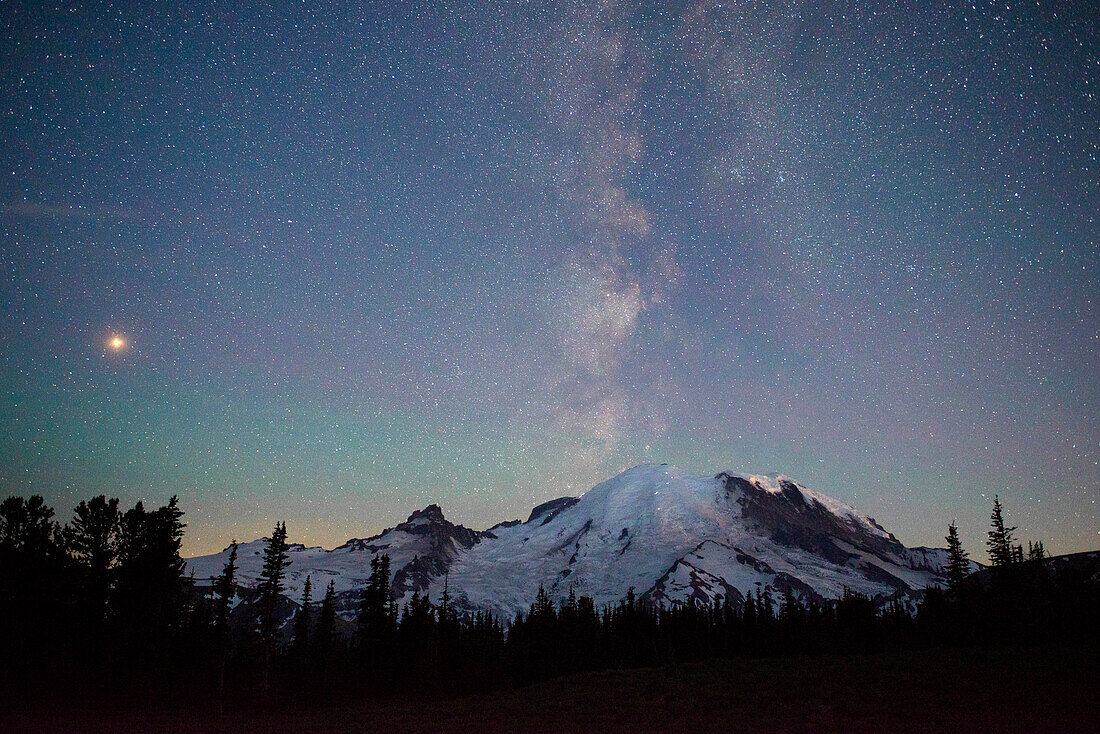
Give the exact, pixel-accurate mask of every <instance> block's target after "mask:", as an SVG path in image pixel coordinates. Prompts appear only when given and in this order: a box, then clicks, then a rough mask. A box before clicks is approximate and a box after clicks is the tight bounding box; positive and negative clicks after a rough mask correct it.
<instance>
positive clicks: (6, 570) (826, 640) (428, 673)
mask: <svg viewBox="0 0 1100 734" xmlns="http://www.w3.org/2000/svg"><path fill="white" fill-rule="evenodd" d="M53 518H54V511H53V510H52V509H51V508H49V507H47V506H46V505H45V503H44V502H43V500H42V498H41V497H38V496H35V497H31V498H30V499H27V500H24V499H23V498H19V497H11V498H8V499H7V500H5V501H4V502H3V503H2V504H0V645H2V652H3V658H4V659H3V663H4V664H3V665H2V666H0V690H2V691H4V692H5V693H6V694H7V695H8V696H9V697H10V698H11V699H12V700H23V701H34V700H52V699H60V700H65V701H76V702H80V703H83V704H89V705H95V704H98V703H104V702H110V703H113V704H116V705H117V704H120V703H121V704H122V705H130V704H132V705H148V704H166V705H170V704H171V703H173V702H177V701H179V700H180V699H181V698H187V699H189V700H207V701H213V702H216V704H217V705H219V706H237V705H252V704H256V703H263V702H271V701H279V702H299V703H316V702H323V701H326V700H333V699H339V698H341V697H358V696H391V695H436V694H440V693H457V692H465V691H471V690H486V689H491V688H494V687H498V686H503V685H512V684H518V683H524V682H530V681H534V680H539V679H543V678H547V677H551V676H555V675H563V674H569V673H575V672H581V671H587V670H599V669H607V668H626V667H634V666H653V665H666V664H670V663H679V662H685V661H692V660H701V659H707V658H733V657H745V656H752V657H759V656H815V655H826V654H850V653H869V652H877V651H883V650H893V649H901V648H911V647H922V646H931V645H1003V644H1021V645H1026V644H1032V643H1037V642H1046V641H1051V640H1065V639H1074V638H1075V637H1076V636H1079V635H1095V634H1096V633H1097V632H1098V631H1100V630H1098V629H1097V625H1098V620H1100V590H1098V585H1097V583H1096V582H1095V580H1094V577H1095V576H1096V574H1097V568H1096V564H1095V562H1093V563H1092V565H1091V566H1090V565H1088V564H1084V565H1082V566H1081V567H1080V568H1071V569H1068V570H1062V571H1059V572H1058V573H1055V572H1054V570H1053V569H1052V568H1051V566H1050V563H1049V561H1048V559H1047V557H1046V553H1045V550H1044V549H1043V547H1042V544H1041V543H1029V547H1028V551H1027V553H1026V555H1025V553H1024V550H1023V546H1022V544H1018V543H1017V542H1016V538H1015V535H1014V533H1015V531H1016V528H1014V527H1008V526H1007V525H1006V523H1005V521H1004V510H1003V507H1002V506H1001V504H1000V500H999V498H995V499H994V504H993V511H992V515H991V529H990V531H989V533H988V537H987V540H986V547H987V550H988V552H989V556H990V559H991V561H992V567H991V568H989V569H987V570H984V571H981V572H977V573H975V572H974V571H973V567H972V565H971V563H970V561H969V557H968V553H967V551H966V550H965V549H964V546H963V543H962V541H961V539H960V537H959V534H958V528H957V527H956V526H955V525H954V524H951V525H950V526H949V527H948V531H947V536H946V541H947V546H948V563H947V566H946V568H945V572H946V578H947V588H944V589H940V588H930V589H927V590H925V592H924V594H923V595H922V597H921V599H920V600H919V602H914V600H913V599H911V598H909V597H903V596H900V595H898V596H895V597H893V598H888V599H881V598H875V599H872V598H870V597H868V596H866V595H864V594H860V593H857V592H854V591H851V590H846V591H845V593H844V594H843V596H842V597H841V598H840V599H835V600H828V599H822V598H819V597H803V596H799V595H797V594H796V593H794V592H793V591H792V590H790V589H787V590H786V591H784V592H782V593H776V592H773V590H772V589H771V588H768V587H759V586H757V587H756V588H754V589H749V590H747V591H746V592H745V594H744V595H743V596H742V595H741V594H740V593H737V594H736V595H735V594H732V593H731V594H727V595H725V596H719V597H716V598H715V599H714V600H713V601H711V602H709V603H675V604H666V605H661V604H655V603H653V602H652V601H650V600H648V599H645V598H641V597H639V596H637V595H636V594H635V591H634V590H633V589H631V590H630V591H629V592H628V593H627V594H626V596H625V597H624V598H623V599H621V600H620V601H618V602H616V603H614V604H608V605H603V606H597V604H596V603H595V602H594V600H593V599H592V598H591V597H587V596H583V595H577V594H576V593H574V591H573V590H572V589H570V592H569V594H568V596H567V597H566V598H565V599H564V600H562V601H560V602H558V603H555V602H554V601H553V600H552V599H551V598H550V595H549V594H548V593H547V591H546V590H545V589H544V588H541V587H540V589H539V590H538V593H537V594H536V596H535V598H534V599H533V600H532V602H531V604H530V606H529V607H528V609H527V610H525V611H524V612H521V613H517V614H516V615H515V616H514V617H511V618H507V619H503V618H500V617H498V616H497V615H495V614H493V613H491V612H488V611H473V612H469V611H465V610H461V609H459V608H458V607H457V606H456V604H455V603H454V600H453V599H452V598H451V595H450V590H449V585H447V584H446V583H445V584H444V587H443V590H442V593H441V594H440V596H439V598H438V599H436V600H432V599H430V598H429V597H428V596H426V595H421V594H420V593H419V592H414V593H413V594H412V595H411V597H410V598H409V599H408V600H407V601H406V602H405V603H404V604H401V605H399V604H398V600H397V599H396V598H395V596H394V593H393V589H392V586H391V569H390V559H389V557H388V556H386V555H378V556H375V557H374V558H372V560H371V563H370V577H369V579H368V582H367V584H366V586H365V587H364V589H363V590H362V593H361V594H360V595H359V599H358V605H357V608H356V609H355V610H354V612H353V613H350V614H348V613H343V614H339V613H338V612H337V598H336V592H335V587H334V585H333V583H332V582H331V581H330V582H329V583H328V584H327V586H326V588H325V589H324V590H323V591H322V590H319V589H315V588H314V586H313V580H312V578H307V579H306V583H305V586H304V589H303V593H302V596H301V598H300V599H299V600H298V603H297V604H295V603H292V602H291V601H289V600H288V599H287V598H286V595H285V593H284V592H285V588H286V587H285V580H286V573H287V569H288V567H289V566H290V564H291V559H290V554H289V549H288V543H287V529H286V524H285V523H281V522H280V523H278V524H276V526H275V528H274V529H273V531H272V533H271V536H270V537H269V538H267V539H266V541H265V544H264V551H263V567H262V571H261V574H260V577H259V579H258V581H257V583H255V584H254V585H252V586H250V587H246V586H243V585H241V584H240V583H238V580H237V571H238V567H237V546H236V544H235V543H234V544H233V546H231V549H230V553H229V555H228V559H227V562H226V564H225V566H224V568H223V569H222V572H221V574H220V575H219V576H218V577H216V578H215V579H213V581H212V583H210V584H203V585H199V584H197V583H196V582H195V580H194V579H193V578H190V577H188V576H187V575H186V573H185V562H184V561H183V559H181V557H180V555H179V551H180V547H181V543H182V539H183V533H184V529H185V525H184V523H183V520H182V518H183V513H182V510H181V509H180V508H179V507H178V503H177V500H176V498H174V497H173V498H172V499H171V500H170V501H169V502H168V504H166V505H164V506H163V507H159V508H157V509H154V510H147V509H146V508H145V507H144V506H143V504H142V503H140V502H139V503H138V504H137V505H135V506H134V507H133V508H131V509H129V510H126V511H122V510H121V509H120V507H119V502H118V500H117V499H107V498H106V497H105V496H99V497H95V498H93V499H91V500H89V501H86V502H81V503H80V504H79V505H78V506H77V507H76V509H75V511H74V516H73V519H72V520H71V521H70V522H69V523H67V524H66V525H64V526H62V525H60V524H59V523H58V522H56V521H55V520H54V519H53Z"/></svg>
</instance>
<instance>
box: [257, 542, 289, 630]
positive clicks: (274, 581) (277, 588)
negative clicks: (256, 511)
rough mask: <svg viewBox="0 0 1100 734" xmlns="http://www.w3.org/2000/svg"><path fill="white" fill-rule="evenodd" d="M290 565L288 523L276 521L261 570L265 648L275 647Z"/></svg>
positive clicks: (261, 621) (261, 628)
mask: <svg viewBox="0 0 1100 734" xmlns="http://www.w3.org/2000/svg"><path fill="white" fill-rule="evenodd" d="M289 565H290V556H289V554H288V552H287V542H286V523H285V522H277V523H275V529H274V530H273V531H272V532H271V537H270V538H268V539H267V543H266V544H265V545H264V565H263V569H262V570H261V571H260V579H259V584H258V585H257V587H256V588H257V590H258V591H259V593H260V594H259V605H260V619H259V622H260V625H259V629H260V640H261V641H262V643H263V645H264V647H265V648H269V649H270V648H273V647H274V646H275V643H276V640H275V635H276V632H277V627H276V624H277V623H278V618H277V612H278V603H279V596H280V595H281V594H282V593H283V589H284V588H285V587H284V586H283V579H284V578H285V576H286V567H287V566H289Z"/></svg>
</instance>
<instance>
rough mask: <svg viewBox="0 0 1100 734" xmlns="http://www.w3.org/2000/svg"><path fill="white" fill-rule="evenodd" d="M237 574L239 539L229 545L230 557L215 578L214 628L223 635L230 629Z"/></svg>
mask: <svg viewBox="0 0 1100 734" xmlns="http://www.w3.org/2000/svg"><path fill="white" fill-rule="evenodd" d="M236 575H237V541H235V540H234V541H233V543H232V544H231V545H230V546H229V558H228V559H226V562H225V566H223V567H222V572H221V574H220V575H219V576H218V578H216V579H215V580H214V588H213V591H214V594H215V595H217V597H218V598H217V599H216V600H215V602H214V628H215V629H217V630H218V632H219V633H220V634H222V635H225V634H228V631H229V611H230V606H229V605H230V603H231V602H232V599H233V595H234V594H235V593H236V589H235V587H234V580H235V578H236Z"/></svg>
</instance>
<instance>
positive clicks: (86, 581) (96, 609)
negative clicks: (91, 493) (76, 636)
mask: <svg viewBox="0 0 1100 734" xmlns="http://www.w3.org/2000/svg"><path fill="white" fill-rule="evenodd" d="M65 541H66V545H67V547H68V550H69V553H70V555H71V556H72V559H73V561H74V563H75V564H76V567H77V568H78V569H79V571H80V576H81V579H80V581H81V587H82V590H83V598H82V602H83V604H82V606H83V607H84V612H85V614H86V617H87V619H88V620H89V621H92V622H98V621H102V620H103V618H104V617H105V616H106V613H107V597H108V594H109V593H110V589H111V585H112V582H113V575H114V570H115V563H116V561H117V559H118V545H119V511H118V499H117V498H112V499H110V500H108V499H107V497H106V496H105V495H102V494H101V495H99V496H98V497H93V498H92V499H91V500H89V501H87V502H85V501H83V500H81V502H80V504H79V505H77V506H76V510H75V516H74V517H73V519H72V522H70V523H69V525H68V526H66V528H65Z"/></svg>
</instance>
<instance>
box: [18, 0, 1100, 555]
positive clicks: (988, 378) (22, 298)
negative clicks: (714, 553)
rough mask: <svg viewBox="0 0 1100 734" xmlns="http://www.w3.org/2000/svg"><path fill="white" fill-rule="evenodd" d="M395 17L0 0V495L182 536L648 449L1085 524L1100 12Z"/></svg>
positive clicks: (520, 505) (476, 11)
mask: <svg viewBox="0 0 1100 734" xmlns="http://www.w3.org/2000/svg"><path fill="white" fill-rule="evenodd" d="M389 5H390V4H385V6H384V5H383V4H377V5H373V6H370V5H368V6H362V5H353V4H345V3H337V2H332V3H329V2H322V3H315V4H309V5H305V6H300V5H298V4H289V5H287V6H286V7H279V8H278V9H272V8H270V7H266V6H262V7H261V6H256V7H251V6H240V5H239V4H231V5H226V6H220V5H214V6H208V7H206V6H204V7H192V6H180V7H163V6H157V7H144V6H138V7H129V8H121V7H119V6H116V5H108V4H96V3H92V4H67V5H64V6H62V5H57V6H49V5H43V4H41V3H30V4H20V3H11V2H9V3H4V4H0V33H2V34H3V44H2V45H0V47H2V49H3V51H2V53H3V57H2V59H0V165H2V167H0V207H2V209H0V235H2V243H3V244H2V248H0V263H2V265H3V272H4V276H5V277H4V279H3V281H2V289H0V305H2V306H3V308H2V309H0V339H2V340H3V345H4V346H3V349H2V351H0V382H2V387H3V391H2V395H3V403H2V405H0V421H2V422H0V425H2V431H0V491H2V492H3V493H5V494H10V493H16V494H22V495H28V494H32V493H40V494H42V495H44V496H45V497H46V499H47V500H48V501H49V502H50V503H51V504H53V505H54V506H56V507H58V509H59V515H60V516H61V517H62V519H66V518H67V517H68V514H69V512H70V510H71V507H72V506H73V505H75V504H76V503H77V502H78V501H79V500H80V499H82V498H85V497H88V496H91V495H93V494H98V493H107V494H109V495H118V496H120V497H121V498H122V499H123V502H124V503H133V502H135V501H137V500H138V499H144V500H145V501H146V502H154V503H155V502H163V501H165V500H167V498H168V497H169V496H170V495H172V494H178V495H179V496H180V499H181V504H182V505H183V507H184V508H185V509H186V510H187V513H188V514H187V521H188V522H189V524H190V528H189V533H188V536H187V545H186V550H187V551H188V552H190V553H199V552H209V551H214V550H218V549H220V548H221V547H224V546H225V545H226V544H227V543H228V542H229V540H230V539H232V538H238V539H242V540H248V539H252V538H255V537H258V536H260V535H262V534H265V533H267V532H269V531H270V529H271V527H272V525H273V524H274V522H275V521H276V520H280V519H285V520H286V521H287V525H288V529H289V531H290V535H291V536H292V540H297V541H303V542H309V543H314V544H317V543H320V544H325V545H332V544H335V543H339V542H342V541H343V540H344V539H346V538H347V537H351V536H358V537H363V536H366V535H369V534H371V533H373V532H376V531H378V530H379V529H381V528H382V527H384V526H386V525H392V524H394V523H395V522H398V521H400V520H401V519H404V517H405V516H407V515H408V514H409V513H410V512H411V511H412V510H414V509H418V508H420V507H422V506H424V505H425V504H427V503H429V502H438V503H439V504H441V505H442V506H443V507H444V508H445V510H446V512H447V514H448V516H449V517H451V518H452V519H454V520H456V521H461V522H463V523H465V524H467V525H470V526H473V527H478V528H481V527H486V526H488V525H491V524H493V523H495V522H497V521H499V520H503V519H508V518H513V517H521V516H523V517H525V516H526V514H527V512H528V511H529V510H530V507H531V506H532V505H533V504H535V503H537V502H541V501H544V500H547V499H550V498H552V497H556V496H560V495H563V494H577V493H579V492H582V491H584V490H586V489H587V488H589V487H590V486H592V485H593V484H595V483H596V482H597V481H600V480H602V479H604V478H606V477H607V476H609V475H611V474H613V473H616V472H618V471H620V470H622V469H624V468H627V467H629V466H632V465H634V464H638V463H641V462H643V461H658V462H661V461H664V462H670V463H673V464H676V465H679V466H681V467H682V468H684V469H687V470H690V471H698V472H717V471H719V470H721V469H732V470H735V471H736V470H739V471H742V472H757V473H764V472H771V471H782V472H784V473H787V474H789V475H791V476H793V477H795V478H796V479H798V480H799V481H800V482H802V483H804V484H806V485H807V486H809V487H812V488H814V489H815V490H818V491H821V492H823V493H825V494H829V495H832V496H835V497H837V498H839V499H842V500H844V501H845V502H847V503H849V504H852V505H854V506H856V507H857V508H859V509H860V510H861V511H863V512H865V513H867V514H870V515H873V516H875V517H876V518H877V519H878V521H879V522H880V523H882V524H883V525H885V526H886V527H888V528H890V529H891V530H893V531H894V532H896V533H897V534H898V536H899V538H900V539H901V540H902V541H903V542H905V543H906V544H908V545H920V544H927V545H932V544H939V545H942V536H943V534H944V532H945V529H946V526H947V524H948V523H949V522H951V521H953V520H957V521H958V524H959V527H960V530H961V532H962V534H963V539H964V542H965V543H966V544H967V545H968V547H969V548H970V550H971V552H972V553H976V554H978V555H980V553H981V548H982V545H981V541H982V539H983V538H984V532H985V529H986V525H987V519H988V514H989V505H990V503H991V500H992V495H993V494H994V493H999V494H1000V495H1001V498H1002V500H1003V501H1004V503H1005V506H1006V509H1007V511H1008V514H1009V520H1010V522H1011V523H1012V524H1015V525H1018V526H1019V533H1020V535H1021V537H1022V538H1024V539H1034V540H1043V541H1044V543H1046V545H1047V547H1048V548H1049V549H1050V550H1052V551H1056V552H1066V551H1072V550H1084V549H1092V548H1094V547H1096V545H1097V544H1098V543H1100V534H1098V532H1100V524H1098V521H1097V512H1096V499H1097V496H1098V495H1100V468H1098V465H1097V461H1098V458H1097V457H1098V447H1100V427H1098V422H1097V420H1096V414H1097V410H1098V407H1100V400H1098V398H1100V387H1098V385H1100V380H1097V375H1098V374H1100V361H1098V359H1097V346H1098V344H1100V320H1098V318H1097V315H1096V312H1095V300H1096V294H1097V266H1098V264H1100V256H1098V252H1097V241H1098V237H1097V234H1098V232H1097V225H1096V219H1095V217H1096V211H1097V210H1098V209H1100V177H1098V176H1097V175H1096V155H1097V150H1098V149H1100V134H1098V132H1097V131H1098V129H1100V124H1098V121H1100V120H1098V106H1097V98H1096V94H1097V83H1098V79H1100V74H1098V72H1100V57H1098V53H1097V35H1096V24H1095V21H1094V20H1093V19H1092V18H1091V17H1089V14H1088V12H1087V9H1086V8H1084V7H1078V6H1076V5H1072V4H1056V5H1035V6H1024V5H1015V4H1006V3H983V4H975V5H966V6H958V7H955V6H951V7H939V6H930V5H927V4H922V5H917V6H913V7H898V6H895V5H881V6H878V5H873V4H861V5H860V6H859V7H857V8H850V9H843V8H838V7H837V6H836V4H834V3H812V2H794V1H790V2H775V3H758V2H725V1H722V2H719V1H717V0H699V1H697V2H686V3H685V2H669V3H634V2H627V1H626V0H622V1H616V0H603V1H601V2H579V1H578V2H563V3H553V4H548V3H470V4H462V3H447V4H443V3H418V4H408V5H399V6H397V7H389ZM116 336H117V337H118V338H119V339H122V340H123V344H124V346H123V347H116V346H113V343H112V340H113V338H115V337H116Z"/></svg>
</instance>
